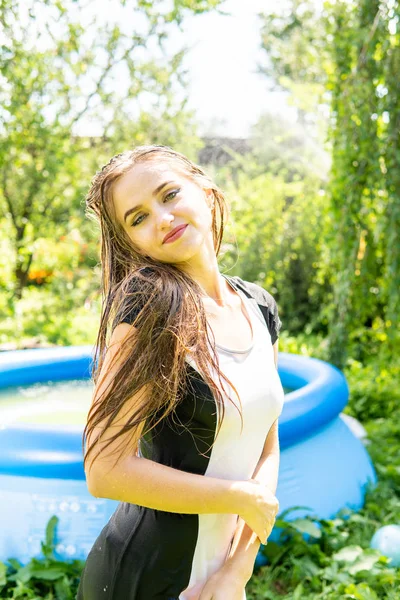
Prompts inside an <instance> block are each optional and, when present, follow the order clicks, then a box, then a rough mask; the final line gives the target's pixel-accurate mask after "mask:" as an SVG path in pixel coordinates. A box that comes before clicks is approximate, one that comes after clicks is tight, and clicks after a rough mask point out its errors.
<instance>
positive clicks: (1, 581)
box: [0, 515, 85, 600]
mask: <svg viewBox="0 0 400 600" xmlns="http://www.w3.org/2000/svg"><path fill="white" fill-rule="evenodd" d="M58 520H59V519H58V517H57V516H56V515H53V516H52V517H51V518H50V519H49V522H48V524H47V526H46V535H45V541H44V542H42V543H41V551H42V554H43V558H40V559H38V558H32V559H31V560H30V561H29V562H28V563H27V564H26V565H24V566H23V565H22V563H21V562H20V561H18V560H16V559H13V558H10V559H8V560H7V561H6V563H2V562H0V597H1V598H13V599H14V600H28V598H29V599H31V600H42V599H43V600H55V599H57V600H74V598H75V597H76V592H77V589H78V584H79V579H80V575H81V573H82V570H83V567H84V564H85V561H82V560H72V561H61V560H57V559H56V558H55V556H54V549H55V542H54V537H55V529H56V526H57V523H58Z"/></svg>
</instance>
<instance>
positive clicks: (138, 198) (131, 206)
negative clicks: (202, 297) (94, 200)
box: [113, 160, 215, 264]
mask: <svg viewBox="0 0 400 600" xmlns="http://www.w3.org/2000/svg"><path fill="white" fill-rule="evenodd" d="M164 184H165V185H164ZM113 199H114V206H115V210H116V213H117V219H118V220H119V222H120V223H121V224H122V226H123V227H124V229H125V231H126V232H127V234H128V236H129V237H130V239H131V240H132V242H134V243H135V245H136V246H137V247H138V248H139V250H140V252H141V253H142V254H144V255H147V256H149V257H151V258H152V259H154V260H157V261H160V262H165V263H171V264H174V263H180V262H183V261H188V260H190V259H191V258H192V257H194V255H198V254H203V255H204V256H203V258H205V257H206V256H207V254H208V253H210V252H211V253H212V256H214V257H215V250H214V245H213V238H212V231H211V226H212V215H211V209H210V204H211V203H212V202H213V194H212V191H211V189H202V188H201V187H200V186H199V185H198V184H197V183H194V182H193V181H192V180H191V179H189V178H188V176H187V175H185V174H184V173H183V172H181V171H179V170H177V169H176V168H175V167H173V166H172V165H171V164H170V163H168V162H167V161H166V162H164V163H162V162H160V161H155V160H149V161H147V162H143V163H138V164H136V165H134V166H133V167H132V168H131V169H130V170H129V171H128V172H127V173H125V174H124V175H122V176H121V177H120V178H119V179H118V180H117V181H116V182H115V183H114V185H113ZM139 205H140V206H139ZM184 224H187V225H188V226H187V227H186V229H185V231H184V232H183V234H182V235H181V236H180V237H179V238H177V239H175V240H174V241H171V242H169V243H164V241H163V240H164V237H165V235H166V234H167V233H169V232H170V231H172V229H174V228H175V227H177V226H179V225H184Z"/></svg>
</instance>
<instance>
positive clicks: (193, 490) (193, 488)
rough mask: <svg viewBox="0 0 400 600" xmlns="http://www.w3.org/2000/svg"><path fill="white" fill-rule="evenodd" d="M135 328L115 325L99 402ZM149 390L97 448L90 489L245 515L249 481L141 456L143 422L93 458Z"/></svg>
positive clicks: (166, 506)
mask: <svg viewBox="0 0 400 600" xmlns="http://www.w3.org/2000/svg"><path fill="white" fill-rule="evenodd" d="M132 331H133V332H134V331H135V328H134V327H132V326H131V325H129V324H127V323H119V324H118V325H117V326H116V328H115V329H114V331H113V333H112V336H111V340H110V344H109V347H108V349H107V353H106V357H105V360H104V364H103V367H102V370H101V373H100V377H99V380H98V382H97V385H96V388H95V390H94V394H93V402H95V401H96V399H97V397H98V396H99V394H101V392H102V390H103V389H104V388H105V387H106V386H108V385H109V383H110V381H111V380H112V378H113V377H114V376H115V373H116V370H117V369H118V365H119V362H120V361H121V360H122V359H123V354H122V352H121V344H122V342H123V340H124V339H125V337H126V335H127V334H129V333H132ZM132 343H134V340H133V342H132ZM148 393H151V390H150V388H142V389H141V390H140V391H139V392H138V393H137V394H135V395H134V396H133V397H132V398H130V399H129V400H127V401H126V403H125V405H124V406H123V408H122V409H121V411H120V413H119V414H118V417H117V418H116V419H115V420H114V421H113V422H112V424H111V426H110V427H109V428H108V429H107V430H106V431H105V432H104V433H102V435H101V438H100V440H99V441H98V442H97V444H96V445H95V447H94V448H93V449H92V450H91V452H90V456H89V457H88V459H87V462H88V463H89V465H88V467H87V468H86V482H87V486H88V489H89V492H90V493H91V494H92V495H93V496H95V497H98V498H110V499H112V500H118V501H122V502H130V503H133V504H139V505H141V506H146V507H148V508H154V509H157V510H164V511H168V512H177V513H189V514H195V513H197V514H201V513H232V514H239V511H240V508H241V504H242V502H244V501H245V500H244V495H245V492H244V485H243V484H244V482H242V481H237V480H229V479H219V478H215V477H205V476H203V475H198V474H194V473H188V472H186V471H182V470H180V469H174V468H172V467H168V466H166V465H162V464H159V463H156V462H154V461H152V460H148V459H146V458H144V457H140V456H138V455H137V447H138V441H139V439H140V435H141V433H142V431H143V424H142V425H141V426H140V427H138V428H137V430H136V431H134V432H132V431H131V432H130V433H129V432H128V433H125V434H122V435H120V436H119V437H118V438H117V440H115V441H114V442H112V443H111V444H109V445H108V447H107V448H106V449H105V450H104V451H102V452H100V454H99V456H98V457H97V458H96V459H95V460H91V459H93V457H95V456H96V454H97V453H98V451H99V450H100V449H101V447H102V446H105V444H106V443H107V442H108V440H109V439H110V437H111V436H113V435H115V432H116V431H117V428H119V427H122V425H123V424H124V422H125V421H126V420H127V419H128V418H129V415H131V414H132V413H133V411H134V410H135V409H137V407H138V405H139V403H143V402H145V401H146V394H148ZM99 431H101V424H100V425H99V426H97V427H96V428H95V430H94V431H93V432H92V433H91V435H90V436H88V439H87V448H86V453H87V452H88V450H89V447H90V443H91V441H92V440H93V439H95V438H96V434H98V432H99ZM121 446H123V447H125V448H126V452H125V456H124V457H123V458H121V459H119V460H118V462H117V463H116V464H115V462H116V461H115V452H114V455H113V456H111V453H112V451H113V449H114V448H117V447H118V448H119V449H120V448H121Z"/></svg>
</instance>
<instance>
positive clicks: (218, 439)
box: [77, 146, 284, 600]
mask: <svg viewBox="0 0 400 600" xmlns="http://www.w3.org/2000/svg"><path fill="white" fill-rule="evenodd" d="M86 202H87V208H88V216H93V215H94V218H95V219H96V220H97V221H98V223H99V225H100V232H101V268H102V294H103V309H102V317H101V323H100V329H99V334H98V338H97V343H96V355H95V357H94V367H93V376H94V383H95V389H94V395H93V401H92V406H91V408H90V411H89V414H88V421H87V424H86V427H85V430H84V437H85V436H86V452H85V458H84V465H85V473H86V478H87V484H88V489H89V491H90V492H91V494H93V495H94V496H96V497H101V498H111V499H114V500H117V501H119V504H118V507H117V509H116V511H115V512H114V513H113V515H112V516H111V518H110V520H109V521H108V523H107V524H106V525H105V527H104V528H103V530H102V531H101V533H100V535H99V536H98V538H97V540H96V541H95V543H94V545H93V547H92V549H91V551H90V552H89V555H88V557H87V560H86V563H85V568H84V570H83V572H82V576H81V581H80V586H79V590H78V595H77V600H101V599H104V600H109V599H112V600H178V599H179V600H245V598H246V594H245V586H246V583H247V581H248V580H249V579H250V577H251V575H252V572H253V567H254V560H255V558H256V555H257V552H258V549H259V545H260V542H262V543H266V540H267V538H268V536H269V535H270V533H271V530H272V528H273V525H274V522H275V518H276V514H277V512H278V508H279V503H278V500H277V498H276V496H275V491H276V486H277V477H278V465H279V444H278V430H277V423H278V417H279V415H280V413H281V411H282V407H283V398H284V393H283V388H282V385H281V382H280V379H279V376H278V373H277V369H276V361H277V350H278V349H277V338H278V331H279V329H280V326H281V321H280V319H279V316H278V311H277V305H276V302H275V300H274V298H273V297H272V296H271V295H270V294H269V293H268V292H267V291H266V290H264V289H263V288H262V287H260V286H259V285H257V284H254V283H251V282H246V281H244V280H242V279H240V278H239V277H237V276H235V277H233V276H228V275H225V274H221V273H220V271H219V268H218V263H217V256H218V253H219V249H220V245H221V240H222V235H223V229H224V222H225V220H226V214H227V206H226V203H225V199H224V195H223V193H222V191H221V190H220V189H219V188H218V187H217V186H216V185H215V184H214V183H213V182H212V181H211V179H210V178H209V177H208V176H207V175H206V174H205V173H204V172H203V171H202V169H201V168H200V167H198V166H197V165H195V164H193V162H191V161H190V160H188V159H187V158H186V157H185V156H183V155H182V154H180V153H178V152H176V151H174V150H173V149H171V148H169V147H167V146H140V147H137V148H135V149H134V150H132V151H127V152H123V153H122V154H118V155H117V156H115V157H113V158H112V159H111V160H110V162H109V163H108V164H107V165H105V166H104V167H103V169H102V170H101V171H99V172H98V173H96V175H95V177H94V179H93V181H92V184H91V188H90V191H89V193H88V195H87V198H86ZM222 379H223V380H224V381H225V384H224V382H223V381H222ZM233 396H235V398H236V401H235V399H234V398H233ZM117 448H122V451H121V452H120V454H119V455H118V457H117V458H116V459H115V460H113V459H112V457H113V456H114V455H115V451H116V450H117Z"/></svg>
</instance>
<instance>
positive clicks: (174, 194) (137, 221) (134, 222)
mask: <svg viewBox="0 0 400 600" xmlns="http://www.w3.org/2000/svg"><path fill="white" fill-rule="evenodd" d="M180 191H181V190H180V188H179V189H177V190H174V191H173V192H169V194H167V195H166V196H165V198H164V201H165V200H167V198H169V196H174V198H175V196H176V195H177V194H179V192H180ZM167 202H169V200H167ZM145 216H146V215H140V216H139V217H138V218H137V219H135V220H134V221H132V227H136V225H139V224H140V223H141V222H142V221H141V219H142V217H145Z"/></svg>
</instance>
